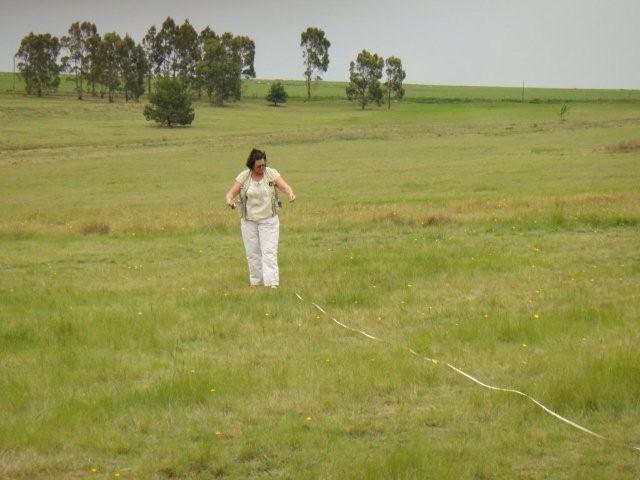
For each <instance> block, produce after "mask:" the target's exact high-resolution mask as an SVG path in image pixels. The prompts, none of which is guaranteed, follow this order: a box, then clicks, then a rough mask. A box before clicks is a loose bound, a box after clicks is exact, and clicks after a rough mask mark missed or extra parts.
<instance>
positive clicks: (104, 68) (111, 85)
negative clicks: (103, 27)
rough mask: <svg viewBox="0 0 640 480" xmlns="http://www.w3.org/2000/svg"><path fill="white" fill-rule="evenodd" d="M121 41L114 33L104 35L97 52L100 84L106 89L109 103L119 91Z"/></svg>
mask: <svg viewBox="0 0 640 480" xmlns="http://www.w3.org/2000/svg"><path fill="white" fill-rule="evenodd" d="M121 43H122V39H121V38H120V35H118V34H117V33H116V32H111V33H106V34H105V35H104V36H103V37H102V41H101V42H100V50H99V57H98V58H99V71H100V83H101V84H102V85H104V87H105V88H106V89H107V92H108V95H109V102H113V96H114V94H115V92H116V91H118V90H119V89H120V67H121V58H120V48H121Z"/></svg>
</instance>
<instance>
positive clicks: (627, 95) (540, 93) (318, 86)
mask: <svg viewBox="0 0 640 480" xmlns="http://www.w3.org/2000/svg"><path fill="white" fill-rule="evenodd" d="M345 76H346V73H345ZM273 81H275V80H265V79H256V80H246V81H244V82H243V86H242V95H243V97H244V98H246V99H259V100H264V98H265V97H266V95H267V93H268V91H269V86H270V85H271V83H272V82H273ZM282 84H283V85H284V87H285V89H286V91H287V94H288V95H289V101H294V102H295V101H301V100H306V98H307V87H306V83H305V81H304V80H282ZM146 85H147V84H146V83H145V88H146ZM346 86H347V82H328V81H320V82H314V83H313V84H312V90H311V92H312V93H311V95H312V100H314V101H317V100H320V101H322V100H344V101H346V93H345V87H346ZM86 88H88V87H87V86H86V85H85V89H86ZM405 90H406V93H405V98H404V101H405V102H415V103H469V102H474V103H478V102H483V103H486V102H495V101H501V102H512V103H513V102H521V101H522V88H521V87H486V86H455V85H453V86H452V85H416V84H406V85H405ZM0 92H2V93H6V94H15V93H17V94H23V93H24V82H23V80H22V79H21V78H20V76H19V75H16V76H15V78H14V75H13V73H10V72H0ZM52 95H55V96H62V97H68V96H74V95H75V81H74V79H73V77H71V76H68V75H63V76H62V77H61V81H60V86H59V88H58V90H57V92H55V93H53V94H52ZM85 98H87V99H90V98H91V95H90V94H87V95H85ZM97 98H99V96H98V97H97ZM100 100H101V101H106V100H105V99H100ZM119 100H120V101H123V100H124V97H123V96H122V97H121V98H120V99H119ZM203 101H204V100H203ZM524 101H525V103H535V104H538V103H553V104H558V103H563V102H573V103H575V102H578V103H585V102H586V103H602V102H616V103H639V102H640V90H629V89H576V88H535V87H526V86H525V92H524Z"/></svg>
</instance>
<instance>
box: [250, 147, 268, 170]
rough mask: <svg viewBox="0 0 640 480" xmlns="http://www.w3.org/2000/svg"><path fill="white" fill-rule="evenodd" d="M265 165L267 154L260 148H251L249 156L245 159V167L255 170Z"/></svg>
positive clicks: (261, 168)
mask: <svg viewBox="0 0 640 480" xmlns="http://www.w3.org/2000/svg"><path fill="white" fill-rule="evenodd" d="M266 165H267V154H266V153H264V152H263V151H262V150H258V149H257V148H254V149H253V150H251V153H250V154H249V158H248V159H247V168H248V169H249V170H253V171H256V170H257V169H259V170H263V169H264V168H266Z"/></svg>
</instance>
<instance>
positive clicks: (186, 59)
mask: <svg viewBox="0 0 640 480" xmlns="http://www.w3.org/2000/svg"><path fill="white" fill-rule="evenodd" d="M175 53H176V55H175V56H176V71H177V75H178V77H179V78H180V79H181V80H182V82H183V83H184V84H185V85H188V86H190V87H192V88H193V87H194V86H195V84H196V81H195V77H196V67H197V66H198V62H199V61H200V58H201V53H200V42H199V39H198V32H196V30H195V29H194V28H193V27H192V26H191V24H190V23H189V20H185V21H184V23H183V24H182V25H178V26H177V27H176V36H175Z"/></svg>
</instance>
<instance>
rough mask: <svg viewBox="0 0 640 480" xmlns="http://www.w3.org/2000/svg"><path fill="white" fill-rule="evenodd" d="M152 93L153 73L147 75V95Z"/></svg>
mask: <svg viewBox="0 0 640 480" xmlns="http://www.w3.org/2000/svg"><path fill="white" fill-rule="evenodd" d="M150 94H151V75H149V76H148V77H147V95H150Z"/></svg>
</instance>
